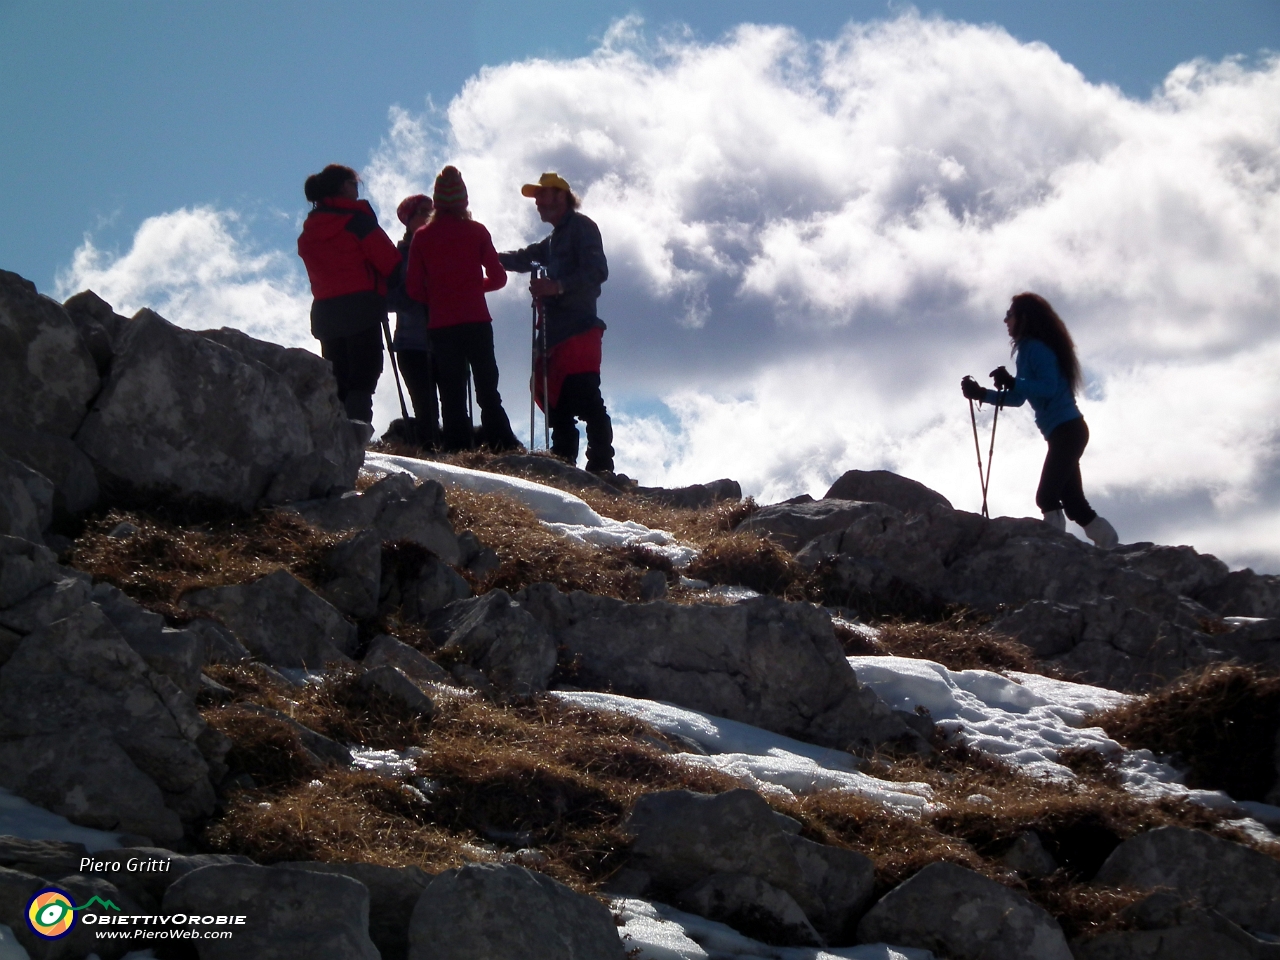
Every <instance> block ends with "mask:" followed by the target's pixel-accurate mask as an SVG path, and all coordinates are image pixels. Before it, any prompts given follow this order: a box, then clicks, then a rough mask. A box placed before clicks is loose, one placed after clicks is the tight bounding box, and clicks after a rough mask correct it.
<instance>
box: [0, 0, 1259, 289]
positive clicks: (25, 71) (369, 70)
mask: <svg viewBox="0 0 1280 960" xmlns="http://www.w3.org/2000/svg"><path fill="white" fill-rule="evenodd" d="M906 6H907V5H906V4H902V3H884V2H875V0H845V2H836V3H831V2H802V3H776V2H762V0H732V2H719V0H710V2H709V0H699V2H696V3H688V2H670V0H664V2H641V3H631V2H618V0H590V2H586V0H567V2H552V3H545V4H534V3H524V2H521V3H512V2H496V0H471V2H467V3H433V2H422V0H415V2H403V0H386V2H380V3H377V4H360V3H350V2H342V3H338V2H331V0H307V2H285V0H265V2H264V0H220V2H217V3H212V2H198V0H197V2H162V0H132V2H126V0H100V2H84V0H80V2H66V0H0V130H3V131H4V139H5V147H4V149H3V151H0V179H3V182H4V183H5V184H7V185H8V189H7V190H6V191H5V192H4V197H3V199H0V217H2V218H3V223H4V224H5V229H4V230H3V232H0V268H3V269H7V270H14V271H16V272H18V273H21V274H23V275H24V276H27V277H29V278H31V279H33V280H35V281H36V282H37V284H38V285H39V286H40V287H41V288H42V289H44V288H46V287H49V286H51V285H52V281H53V277H54V274H55V272H56V271H57V270H58V269H60V268H62V267H64V266H65V265H66V263H67V262H68V261H69V259H70V256H71V253H72V251H73V250H74V249H75V247H76V246H77V245H78V244H79V242H80V240H81V237H82V235H83V233H84V232H85V231H91V232H93V233H94V235H95V237H96V238H97V240H98V242H99V243H100V244H105V245H106V246H107V247H109V248H110V247H114V246H117V245H123V244H127V242H128V240H129V238H130V237H131V236H132V234H133V231H134V230H135V229H136V228H137V226H138V224H139V223H141V222H142V220H143V219H144V218H146V217H148V216H152V215H154V214H157V213H161V212H164V211H167V210H172V209H175V208H177V207H181V206H185V205H190V204H197V203H214V204H219V205H227V206H235V207H237V208H238V209H241V210H242V211H244V212H247V213H250V214H254V215H256V216H258V217H259V218H261V219H260V221H259V222H256V223H255V230H256V231H257V233H258V234H259V235H260V236H261V238H262V240H263V242H268V243H278V242H279V241H280V236H279V234H281V232H283V233H286V234H287V233H289V232H291V231H292V229H293V225H292V220H284V221H281V220H279V219H278V218H276V219H273V218H272V213H273V212H279V211H287V212H289V213H293V212H295V211H296V210H297V209H298V208H299V207H300V206H302V205H303V204H302V201H301V183H302V180H303V178H304V177H305V176H306V174H307V173H308V172H312V171H313V170H314V169H318V168H319V167H320V166H322V165H323V164H324V163H326V162H329V161H330V160H338V161H340V162H344V163H349V164H351V165H354V166H357V167H359V166H362V165H363V164H364V163H365V162H366V160H367V159H368V157H369V155H370V153H371V151H373V150H374V149H375V148H376V146H377V145H378V143H379V141H380V140H381V138H382V137H383V136H384V134H385V132H386V128H387V109H388V108H389V107H390V106H391V105H392V104H400V105H402V106H404V107H405V108H407V109H411V110H412V109H421V107H422V106H423V104H424V102H425V101H426V99H427V98H428V97H430V98H432V100H433V101H434V102H435V103H436V104H437V105H438V106H444V105H446V104H447V103H448V102H449V101H450V100H451V99H452V98H453V97H454V96H455V95H456V94H457V93H458V91H459V90H460V89H461V88H462V85H463V84H464V83H465V82H466V81H467V80H468V79H469V78H471V77H472V76H474V75H475V74H476V73H478V72H479V70H480V69H481V68H482V67H484V66H487V65H498V64H502V63H506V62H509V61H514V60H522V59H525V58H528V57H576V56H581V55H583V54H585V53H587V52H589V51H590V50H591V49H593V48H594V46H595V45H596V43H597V42H598V41H599V38H600V37H601V36H602V35H603V34H604V32H605V30H606V29H607V28H608V26H609V24H610V23H611V22H612V21H614V20H615V19H617V18H619V17H622V16H625V15H627V14H632V13H635V14H639V15H640V16H641V17H643V18H644V20H645V22H646V24H647V26H648V27H649V28H650V30H652V31H655V32H656V31H661V30H663V29H673V28H678V27H687V28H689V29H691V30H692V31H693V34H694V35H695V36H696V37H699V38H701V39H704V40H714V39H716V38H718V37H720V36H721V35H722V34H723V33H724V32H725V31H726V30H729V29H730V28H732V27H733V26H735V25H736V24H739V23H743V22H754V23H766V24H772V23H783V24H788V25H791V26H793V27H795V28H796V29H798V30H799V31H800V32H801V33H803V34H804V35H805V36H807V37H809V38H810V39H818V38H824V37H830V36H833V35H834V34H835V33H836V32H837V31H838V30H839V28H840V27H841V26H843V25H844V24H845V23H846V22H848V21H850V20H870V19H875V18H882V17H886V16H890V15H892V13H893V12H895V11H898V10H901V9H903V8H905V7H906ZM917 6H918V9H919V10H920V11H921V12H922V13H925V14H928V13H930V12H934V11H936V12H940V13H942V14H944V15H945V16H947V17H950V18H953V19H959V20H966V21H969V22H972V23H988V22H992V23H998V24H1000V25H1002V26H1003V27H1004V28H1005V29H1007V30H1008V31H1009V32H1010V33H1011V34H1013V35H1014V36H1015V37H1017V38H1018V39H1020V40H1025V41H1034V40H1038V41H1042V42H1044V43H1046V44H1048V45H1049V46H1050V47H1052V48H1053V49H1054V50H1056V51H1057V52H1058V53H1059V54H1060V55H1061V56H1062V57H1063V58H1064V59H1065V60H1066V61H1068V62H1069V63H1071V64H1073V65H1075V66H1076V67H1077V68H1078V69H1080V70H1081V71H1082V72H1083V73H1084V75H1085V76H1086V77H1087V78H1089V79H1090V80H1093V81H1095V82H1106V83H1113V84H1116V85H1118V86H1119V87H1120V88H1121V89H1122V90H1124V91H1125V92H1126V93H1127V94H1129V95H1131V96H1136V97H1145V96H1147V95H1148V94H1149V93H1150V91H1151V89H1152V88H1153V87H1155V86H1156V85H1157V84H1159V83H1160V82H1161V81H1162V80H1163V79H1164V76H1165V74H1167V73H1168V71H1169V70H1170V69H1172V68H1173V67H1174V66H1175V65H1177V64H1178V63H1181V62H1183V61H1185V60H1189V59H1191V58H1193V57H1197V56H1200V57H1207V58H1209V59H1214V60H1216V59H1219V58H1221V57H1223V56H1227V55H1230V54H1245V55H1253V54H1256V52H1257V51H1258V50H1259V49H1261V48H1264V47H1270V48H1271V49H1280V0H1220V2H1214V3H1205V2H1202V0H1075V2H1050V0H955V2H942V3H928V2H925V3H920V4H918V5H917Z"/></svg>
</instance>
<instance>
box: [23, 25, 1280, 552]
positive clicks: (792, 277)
mask: <svg viewBox="0 0 1280 960" xmlns="http://www.w3.org/2000/svg"><path fill="white" fill-rule="evenodd" d="M1268 51H1270V52H1268ZM1275 51H1280V0H1235V2H1220V3H1214V4H1207V3H1190V2H1183V0H1162V2H1148V0H1130V2H1104V0H1081V2H1074V3H1049V2H1043V3H1040V2H1025V0H1024V2H1002V0H954V2H951V0H944V2H941V3H936V4H920V5H918V6H917V7H911V6H908V5H901V4H896V3H895V4H885V3H883V2H876V3H872V2H865V3H864V2H846V3H842V4H835V3H803V4H794V3H792V4H786V5H783V4H775V3H762V2H743V0H739V2H734V3H727V2H726V3H719V2H715V3H705V2H704V3H697V4H689V3H674V2H665V0H663V2H648V3H643V2H642V3H616V2H608V0H606V2H594V3H590V4H588V3H579V2H566V3H559V4H549V5H545V6H541V7H536V6H533V5H529V4H519V5H516V4H509V3H495V2H473V3H470V4H466V5H463V4H456V5H448V6H446V5H441V4H432V3H421V2H418V3H398V2H390V0H389V2H383V3H379V4H376V5H372V4H369V5H359V4H349V3H348V4H338V3H328V2H310V3H305V4H303V3H285V2H255V3H249V2H238V0H233V2H220V3H217V4H211V3H210V4H206V3H194V2H189V3H181V4H179V3H160V2H141V0H138V2H130V3H124V2H109V0H103V2H98V3H78V4H71V3H62V2H58V0H45V2H40V3H34V2H27V0H0V130H3V131H4V136H5V141H4V149H3V151H0V176H3V179H4V182H5V183H6V185H7V186H8V188H9V189H7V190H6V191H5V192H4V194H3V199H0V217H3V223H4V230H3V231H0V268H3V269H8V270H14V271H16V272H18V273H21V274H23V275H24V276H27V277H29V278H30V279H32V280H34V281H35V282H36V283H37V285H38V286H39V287H40V289H41V290H43V291H46V292H50V293H53V294H55V295H63V296H65V295H67V294H69V293H71V292H75V291H76V290H80V289H84V288H86V287H91V288H92V289H94V290H96V291H97V292H98V293H100V294H101V295H103V296H104V297H106V298H107V299H108V300H109V301H110V302H112V303H113V304H114V305H115V306H116V308H117V309H118V310H119V311H120V312H122V313H126V314H131V313H132V312H134V311H136V310H137V309H139V308H140V307H143V306H150V307H153V308H155V309H157V310H159V312H160V313H162V314H163V315H164V316H166V317H168V318H169V319H171V320H173V321H174V322H176V323H179V324H181V325H184V326H187V327H191V328H194V329H204V328H207V327H210V326H221V325H230V326H236V327H240V328H241V329H244V330H246V331H247V332H249V333H251V334H253V335H255V336H261V337H264V338H268V339H274V340H277V341H278V342H282V343H287V344H289V345H293V346H302V347H312V348H314V346H315V343H314V341H313V340H311V338H310V335H309V332H308V330H307V310H308V307H309V302H310V298H309V291H308V289H307V286H306V279H305V275H304V274H303V273H302V271H301V270H300V265H299V263H298V261H297V257H296V254H295V253H294V239H295V237H296V235H297V231H298V228H299V226H300V223H301V219H302V217H303V216H304V215H305V209H306V204H305V203H304V202H303V199H302V182H303V180H304V178H305V177H306V175H307V174H309V173H312V172H314V171H316V170H318V169H319V168H320V167H322V166H323V165H324V164H326V163H329V162H334V161H337V162H343V163H348V164H351V165H352V166H355V167H357V168H359V169H360V170H361V171H362V174H363V177H364V180H365V186H366V195H367V196H369V197H370V198H371V199H372V200H373V202H374V205H375V207H376V208H377V209H378V210H379V211H380V213H381V214H382V219H383V223H384V225H385V226H386V227H387V229H388V231H389V232H391V233H392V234H393V236H395V237H397V238H398V235H399V225H398V224H396V222H395V219H394V207H395V204H396V202H397V201H398V200H399V199H400V198H401V197H403V196H405V195H407V194H408V193H411V192H417V191H419V190H424V189H429V186H430V183H431V179H432V177H433V176H434V173H435V171H436V170H438V169H439V167H440V165H442V164H443V163H446V162H452V163H457V164H458V165H459V166H460V168H461V169H462V170H463V173H464V175H465V176H466V178H467V182H468V185H469V187H470V190H471V198H472V209H473V210H474V211H475V213H476V215H477V217H478V218H479V219H481V220H482V221H483V222H484V223H485V224H486V225H487V226H488V227H489V228H490V230H491V232H492V233H493V235H494V238H495V241H496V243H497V245H498V247H499V249H505V248H509V247H512V246H516V245H518V244H523V243H528V242H530V241H531V240H533V239H536V238H538V237H539V236H541V235H542V233H543V232H544V228H543V227H542V225H541V224H539V223H538V221H537V219H536V216H535V215H534V213H533V210H532V208H531V205H530V203H529V202H528V201H527V200H524V199H522V198H521V197H520V196H519V194H518V192H517V190H516V188H517V186H518V185H519V184H520V183H521V182H524V181H526V180H528V179H532V178H533V177H535V176H536V175H537V174H538V173H539V172H541V171H542V170H547V169H555V170H559V171H560V172H561V173H563V174H565V175H566V176H568V177H569V179H570V181H571V182H572V183H574V185H575V187H576V188H577V189H578V190H579V192H580V193H582V194H583V196H584V201H585V206H584V211H585V212H587V213H588V215H590V216H592V217H593V218H594V219H596V220H597V222H598V223H599V224H600V226H601V229H602V232H603V235H604V238H605V244H606V251H607V253H608V255H609V259H610V266H611V277H610V280H609V282H608V283H607V284H606V285H605V291H604V295H603V296H602V298H601V304H600V309H601V315H602V316H604V318H605V319H606V320H607V321H608V323H609V331H608V333H607V334H606V338H605V359H604V367H603V379H604V389H605V395H606V400H607V401H608V402H609V404H610V407H611V410H612V411H613V413H614V419H615V428H616V432H617V443H616V446H617V447H618V451H619V467H620V468H621V469H623V470H626V471H627V472H629V473H632V474H633V475H635V476H638V477H639V478H640V479H641V480H642V481H644V482H646V483H651V484H658V483H662V484H678V483H689V482H695V481H702V480H707V479H712V478H714V477H720V476H732V477H734V478H736V479H739V480H740V481H741V482H742V483H743V486H744V489H745V490H746V491H747V492H748V493H751V494H754V495H755V496H757V497H758V498H759V499H760V500H761V501H762V502H770V501H773V500H777V499H782V498H784V497H788V496H792V495H794V494H797V493H800V492H803V491H807V492H809V493H812V494H814V495H820V494H821V493H822V492H823V491H824V490H825V489H826V487H827V486H828V485H829V484H830V482H831V481H832V480H834V479H835V477H837V476H839V474H840V473H842V472H843V471H844V470H846V469H850V468H861V469H891V470H895V471H897V472H900V473H904V474H906V475H907V476H911V477H914V478H915V479H918V480H921V481H922V482H925V483H927V484H929V485H930V486H932V487H934V488H935V489H938V490H940V491H941V492H943V493H944V494H945V495H946V496H948V497H949V498H951V500H952V501H953V503H955V504H956V506H958V507H963V508H966V509H977V507H978V505H979V503H980V499H981V498H980V494H979V492H978V489H977V483H976V481H975V479H974V477H973V471H974V463H973V440H972V436H971V433H970V425H969V417H968V408H967V406H966V405H964V403H963V402H962V401H961V399H960V397H959V391H958V382H959V379H960V377H961V376H962V375H964V374H966V373H969V374H981V373H982V372H984V371H987V370H990V369H991V368H993V367H995V366H996V365H998V364H1000V363H1007V362H1008V353H1009V349H1008V343H1007V340H1006V338H1005V335H1004V330H1003V326H1002V325H1001V323H1000V318H1001V317H1002V316H1003V315H1004V310H1005V307H1006V305H1007V303H1008V298H1009V296H1010V295H1012V294H1013V293H1016V292H1019V291H1020V290H1023V289H1034V290H1036V291H1038V292H1041V293H1043V294H1045V295H1046V296H1048V297H1049V299H1050V300H1051V301H1052V302H1053V303H1054V304H1055V306H1057V307H1058V309H1059V311H1060V312H1061V313H1062V315H1063V316H1064V318H1065V319H1066V321H1067V323H1068V325H1069V326H1070V328H1071V330H1072V332H1073V334H1074V336H1075V338H1076V342H1077V344H1078V346H1079V348H1080V353H1081V358H1082V362H1083V365H1084V370H1085V376H1086V387H1085V390H1084V393H1083V396H1082V398H1081V405H1082V409H1083V411H1084V413H1085V417H1086V419H1087V420H1088V422H1089V424H1090V428H1091V432H1092V436H1093V439H1092V441H1091V444H1090V448H1089V450H1088V452H1087V453H1086V455H1085V459H1084V463H1083V468H1084V473H1085V485H1086V492H1087V493H1089V495H1090V498H1091V500H1092V501H1093V504H1094V506H1095V507H1097V508H1098V509H1099V511H1100V512H1102V513H1103V514H1104V515H1106V516H1108V517H1109V518H1111V519H1112V521H1113V522H1114V523H1115V524H1116V526H1117V528H1118V529H1119V531H1120V534H1121V537H1122V539H1123V540H1125V541H1126V542H1133V541H1138V540H1153V541H1156V542H1162V543H1190V544H1194V545H1196V546H1198V547H1200V548H1201V549H1204V550H1208V551H1210V552H1213V553H1216V554H1218V555H1220V556H1222V557H1224V558H1225V559H1227V560H1228V561H1229V562H1231V563H1233V564H1235V565H1237V566H1238V565H1242V564H1250V565H1253V566H1254V567H1255V568H1258V569H1263V570H1267V571H1271V572H1280V416H1278V411H1280V378H1277V377H1276V376H1275V370H1276V369H1277V368H1280V322H1277V321H1278V320H1280V293H1278V291H1280V257H1277V254H1276V251H1277V250H1280V57H1277V56H1276V54H1275ZM489 305H490V310H491V312H492V313H493V316H494V321H495V337H496V340H497V344H498V346H497V352H498V360H499V365H500V367H501V369H502V371H503V386H502V389H503V393H504V396H505V397H506V398H507V405H508V409H509V411H512V413H513V419H514V420H516V421H519V420H520V416H519V414H520V413H521V412H522V411H523V409H524V406H525V405H526V404H527V402H528V399H527V395H526V394H525V384H524V382H523V381H524V376H523V370H524V369H525V367H526V365H527V363H528V355H527V352H526V351H527V331H526V329H525V327H526V326H527V324H528V322H529V320H528V311H529V305H528V298H527V294H526V293H525V292H524V290H523V285H522V284H521V283H520V282H518V281H517V282H513V283H511V284H509V285H508V287H507V288H506V289H505V290H503V291H500V292H499V293H497V294H493V295H491V296H490V297H489ZM397 407H398V404H397V403H396V400H395V390H394V384H393V383H392V381H391V378H390V376H389V373H388V375H387V376H385V377H384V378H383V382H382V383H381V384H380V387H379V391H378V394H377V396H376V397H375V421H377V423H376V425H377V426H382V425H385V423H386V422H387V420H388V419H389V418H390V417H392V416H395V415H398V411H397ZM985 415H987V416H989V413H986V414H985ZM517 427H518V429H519V431H520V432H521V434H523V433H524V431H525V430H526V429H527V424H523V425H522V424H521V423H519V422H517ZM984 429H985V426H984ZM996 453H997V456H996V465H995V469H994V471H993V475H992V491H991V503H992V506H993V510H994V511H995V512H997V513H1006V514H1009V515H1014V516H1028V515H1036V509H1035V505H1034V502H1033V497H1032V495H1033V493H1034V490H1035V485H1036V479H1037V477H1038V474H1039V469H1040V463H1041V460H1042V459H1043V455H1044V445H1043V440H1042V439H1041V438H1040V437H1039V435H1038V434H1037V433H1036V431H1035V428H1034V426H1033V425H1032V424H1031V417H1030V415H1029V414H1028V413H1027V412H1026V411H1015V412H1013V413H1011V414H1009V415H1007V416H1005V417H1002V418H1001V421H1000V442H999V445H998V448H997V452H996Z"/></svg>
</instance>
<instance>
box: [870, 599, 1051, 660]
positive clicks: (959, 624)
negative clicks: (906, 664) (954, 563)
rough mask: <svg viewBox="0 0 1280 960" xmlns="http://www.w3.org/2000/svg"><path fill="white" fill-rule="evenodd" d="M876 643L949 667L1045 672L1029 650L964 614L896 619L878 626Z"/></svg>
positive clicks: (894, 652) (901, 654) (896, 653)
mask: <svg viewBox="0 0 1280 960" xmlns="http://www.w3.org/2000/svg"><path fill="white" fill-rule="evenodd" d="M877 629H879V631H880V636H879V638H878V640H879V644H880V646H881V647H882V648H883V649H884V651H885V652H886V653H890V654H892V655H894V656H898V657H916V658H919V659H923V660H933V661H934V662H935V663H940V664H942V665H943V666H944V667H947V668H948V669H950V670H1019V671H1022V672H1024V673H1042V674H1043V673H1046V669H1045V666H1044V665H1043V664H1040V663H1038V662H1037V661H1036V659H1035V657H1034V656H1032V654H1031V651H1030V650H1029V649H1028V648H1027V647H1025V646H1023V645H1022V644H1021V643H1018V642H1017V641H1016V640H1013V639H1012V638H1010V637H1005V636H1001V635H1000V634H994V633H990V632H989V631H987V630H985V629H983V628H982V627H980V626H979V625H978V624H977V623H975V622H972V621H971V620H970V619H969V617H968V616H967V615H964V614H961V615H953V616H952V617H950V618H948V619H947V620H945V621H943V622H942V623H910V622H903V621H900V620H894V621H889V622H887V623H881V624H879V625H878V628H877Z"/></svg>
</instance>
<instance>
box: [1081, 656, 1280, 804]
mask: <svg viewBox="0 0 1280 960" xmlns="http://www.w3.org/2000/svg"><path fill="white" fill-rule="evenodd" d="M1086 722H1088V723H1092V724H1097V725H1098V726H1100V727H1102V728H1103V729H1105V730H1106V731H1107V733H1109V734H1110V735H1111V736H1112V737H1114V738H1115V739H1116V740H1119V741H1120V742H1121V743H1122V744H1124V745H1125V746H1126V747H1130V748H1131V749H1139V748H1142V747H1145V748H1147V749H1148V750H1151V751H1152V752H1154V753H1157V754H1163V755H1165V756H1170V757H1172V758H1174V760H1175V762H1176V763H1178V764H1179V765H1182V766H1185V767H1186V768H1187V769H1188V771H1189V772H1188V776H1187V785H1188V786H1191V787H1200V788H1204V789H1208V790H1225V791H1226V792H1227V793H1229V794H1230V795H1231V796H1232V797H1234V798H1235V799H1237V800H1263V799H1265V797H1266V795H1267V792H1268V791H1269V790H1270V789H1271V788H1272V787H1273V786H1274V785H1275V783H1276V761H1275V756H1274V750H1275V742H1276V733H1277V730H1280V677H1278V676H1276V675H1275V674H1274V673H1271V672H1265V671H1263V670H1260V669H1258V668H1256V667H1247V666H1240V665H1237V664H1214V665H1211V666H1208V667H1204V668H1202V669H1200V670H1197V671H1194V672H1192V673H1189V674H1187V675H1185V676H1183V677H1180V678H1179V679H1177V680H1175V681H1174V682H1173V683H1171V684H1169V685H1168V686H1166V687H1164V688H1162V689H1160V690H1156V691H1154V692H1152V693H1149V694H1147V695H1146V696H1144V697H1142V698H1141V699H1138V700H1134V701H1132V702H1131V703H1128V704H1126V705H1124V706H1121V707H1116V708H1115V709H1112V710H1108V711H1106V712H1104V713H1098V714H1094V715H1092V716H1090V717H1089V718H1088V719H1087V721H1086Z"/></svg>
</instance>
